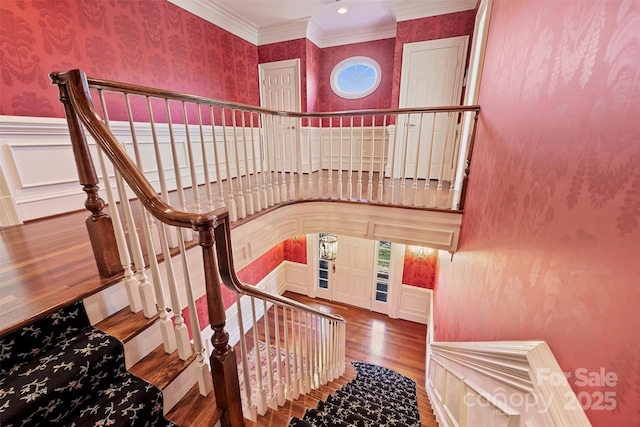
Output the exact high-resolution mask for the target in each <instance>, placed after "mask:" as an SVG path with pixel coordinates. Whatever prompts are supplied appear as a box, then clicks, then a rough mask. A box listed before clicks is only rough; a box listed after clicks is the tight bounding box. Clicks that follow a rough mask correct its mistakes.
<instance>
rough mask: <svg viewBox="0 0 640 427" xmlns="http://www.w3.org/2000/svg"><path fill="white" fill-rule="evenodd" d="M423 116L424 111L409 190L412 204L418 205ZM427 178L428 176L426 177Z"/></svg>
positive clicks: (422, 115) (421, 117) (422, 116)
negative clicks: (411, 195) (411, 183)
mask: <svg viewBox="0 0 640 427" xmlns="http://www.w3.org/2000/svg"><path fill="white" fill-rule="evenodd" d="M423 118H424V113H421V114H420V125H419V126H420V127H419V128H418V146H417V148H416V159H415V160H416V164H415V167H414V169H413V185H412V186H411V192H412V193H413V202H412V203H411V205H412V206H417V205H418V166H420V148H422V119H423ZM426 179H429V177H426Z"/></svg>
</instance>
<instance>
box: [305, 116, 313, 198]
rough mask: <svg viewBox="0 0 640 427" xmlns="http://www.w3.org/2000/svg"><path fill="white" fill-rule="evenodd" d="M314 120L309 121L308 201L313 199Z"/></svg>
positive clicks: (309, 119)
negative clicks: (312, 142) (312, 141)
mask: <svg viewBox="0 0 640 427" xmlns="http://www.w3.org/2000/svg"><path fill="white" fill-rule="evenodd" d="M312 124H313V120H312V118H311V117H309V118H308V119H307V149H308V157H309V169H308V170H307V172H308V173H309V174H308V175H307V193H306V197H307V199H311V198H312V197H313V189H312V184H311V174H312V173H313V145H312V144H311V135H312V131H313V127H312Z"/></svg>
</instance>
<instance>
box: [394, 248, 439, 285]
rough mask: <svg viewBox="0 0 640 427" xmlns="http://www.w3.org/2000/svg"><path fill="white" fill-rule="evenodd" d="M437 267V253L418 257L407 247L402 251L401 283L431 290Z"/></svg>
mask: <svg viewBox="0 0 640 427" xmlns="http://www.w3.org/2000/svg"><path fill="white" fill-rule="evenodd" d="M437 265H438V253H437V251H429V252H427V253H426V254H425V255H422V256H420V255H416V253H415V252H414V251H413V250H412V249H411V247H410V246H407V247H406V248H405V250H404V266H403V269H402V283H403V284H405V285H410V286H415V287H417V288H424V289H433V285H434V282H435V278H436V268H437Z"/></svg>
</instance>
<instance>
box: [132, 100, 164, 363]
mask: <svg viewBox="0 0 640 427" xmlns="http://www.w3.org/2000/svg"><path fill="white" fill-rule="evenodd" d="M125 101H126V106H127V116H128V118H129V126H130V130H131V141H132V142H133V151H134V153H135V160H136V165H137V167H138V169H139V170H140V171H143V170H144V167H143V162H142V155H141V153H140V147H139V144H138V138H137V133H136V131H135V126H134V121H133V113H132V110H131V102H130V100H129V96H128V94H127V95H125ZM140 210H141V214H142V231H143V236H144V239H145V243H146V245H147V256H148V260H149V270H150V271H151V277H152V284H153V290H154V293H155V301H156V305H157V311H158V316H159V318H160V321H159V326H160V334H161V336H162V344H163V347H164V351H165V353H167V354H170V353H173V352H174V351H175V350H176V348H177V344H176V337H175V335H174V334H173V323H172V322H171V318H172V315H171V314H170V313H171V308H170V307H169V306H168V305H167V299H166V295H165V292H164V285H163V283H162V276H161V275H160V267H159V265H158V258H157V257H156V256H153V254H156V255H158V254H160V253H162V250H161V248H160V246H161V244H160V236H159V233H158V228H157V226H156V224H155V223H154V222H153V219H152V216H151V214H149V212H148V211H147V210H146V209H144V208H143V207H142V206H141V207H140Z"/></svg>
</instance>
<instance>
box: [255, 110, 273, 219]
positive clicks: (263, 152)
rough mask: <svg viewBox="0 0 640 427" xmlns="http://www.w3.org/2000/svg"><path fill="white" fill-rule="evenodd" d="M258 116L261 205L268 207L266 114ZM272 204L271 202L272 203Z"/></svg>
mask: <svg viewBox="0 0 640 427" xmlns="http://www.w3.org/2000/svg"><path fill="white" fill-rule="evenodd" d="M258 118H259V119H260V120H259V123H260V126H259V127H258V143H259V144H260V146H259V148H260V150H259V152H260V184H261V195H262V197H261V199H262V201H261V206H262V207H263V209H266V208H268V207H269V206H270V205H269V192H268V190H267V185H269V186H271V181H270V180H269V176H270V172H269V169H267V163H268V159H267V156H268V151H267V138H266V135H265V126H266V122H265V120H266V116H264V115H259V116H258ZM271 195H272V199H273V189H271ZM272 204H273V203H272Z"/></svg>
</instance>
